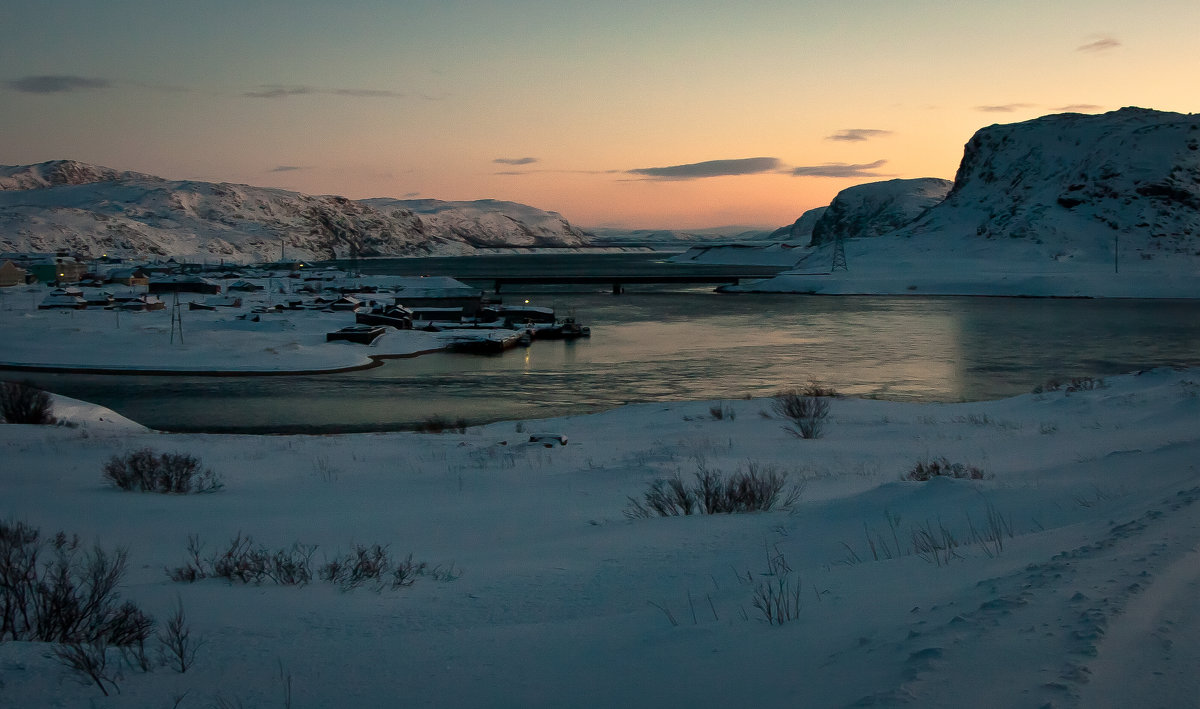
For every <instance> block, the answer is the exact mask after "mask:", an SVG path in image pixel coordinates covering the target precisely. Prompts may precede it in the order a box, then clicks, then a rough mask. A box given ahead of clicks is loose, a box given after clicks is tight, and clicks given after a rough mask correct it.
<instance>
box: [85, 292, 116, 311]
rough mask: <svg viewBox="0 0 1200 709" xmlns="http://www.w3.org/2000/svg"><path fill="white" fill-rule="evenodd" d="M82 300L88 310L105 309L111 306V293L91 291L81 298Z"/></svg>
mask: <svg viewBox="0 0 1200 709" xmlns="http://www.w3.org/2000/svg"><path fill="white" fill-rule="evenodd" d="M83 300H84V302H85V303H87V307H89V308H107V307H108V306H110V305H112V304H113V302H114V301H113V297H112V293H107V292H105V291H93V292H90V293H87V294H85V295H84V296H83Z"/></svg>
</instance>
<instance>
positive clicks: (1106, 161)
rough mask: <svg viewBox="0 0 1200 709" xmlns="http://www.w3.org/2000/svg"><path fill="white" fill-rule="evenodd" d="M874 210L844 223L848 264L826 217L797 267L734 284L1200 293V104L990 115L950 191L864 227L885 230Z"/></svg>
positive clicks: (839, 289) (961, 291)
mask: <svg viewBox="0 0 1200 709" xmlns="http://www.w3.org/2000/svg"><path fill="white" fill-rule="evenodd" d="M910 182H911V181H910ZM885 184H887V183H875V184H872V185H863V186H861V188H870V189H875V188H877V186H878V185H885ZM857 189H860V188H851V189H849V190H845V191H844V192H843V193H842V195H845V194H847V193H851V192H852V191H854V190H857ZM842 195H839V198H841V196H842ZM866 211H869V210H864V213H865V212H866ZM831 212H834V207H833V206H832V205H831V207H830V209H829V210H828V211H827V212H826V214H825V216H824V217H823V218H822V223H824V222H825V220H826V219H833V217H831V216H830V213H831ZM849 221H851V220H847V223H849ZM860 223H861V225H862V227H863V228H862V229H861V230H860V231H858V232H855V231H853V230H850V229H848V230H845V231H843V232H841V233H842V236H843V237H846V239H847V240H846V241H845V242H844V243H845V253H846V256H847V259H848V266H849V268H848V270H846V271H840V270H839V271H838V272H833V273H831V272H830V271H831V266H832V256H833V253H832V246H831V243H830V242H829V241H828V240H827V239H825V238H823V237H824V235H825V233H826V232H822V231H821V228H820V227H821V224H818V228H817V229H816V230H814V234H813V241H814V244H815V245H814V247H813V248H812V249H811V250H810V251H809V253H808V254H806V255H805V257H804V258H803V259H801V260H800V261H799V263H797V264H796V267H795V269H794V271H793V272H792V273H789V274H783V275H780V276H779V277H777V278H774V279H771V280H769V281H765V282H761V283H757V284H746V285H742V286H738V287H732V288H729V290H732V291H739V290H740V291H748V290H753V291H772V292H778V291H782V292H803V293H829V294H833V293H842V294H844V293H873V294H878V293H916V294H941V295H1039V296H1068V297H1079V296H1097V297H1171V298H1195V297H1200V116H1196V115H1190V114H1189V115H1184V114H1179V113H1166V112H1162V111H1151V110H1146V109H1140V108H1124V109H1121V110H1119V111H1113V112H1111V113H1106V114H1102V115H1081V114H1074V113H1066V114H1059V115H1052V116H1044V117H1042V118H1038V119H1035V120H1031V121H1025V122H1023V123H1014V124H1010V125H993V126H989V127H986V128H983V129H981V130H979V131H978V132H977V133H976V134H975V136H974V137H972V138H971V140H970V142H968V143H967V146H966V150H965V153H964V156H963V160H962V164H961V166H960V167H959V170H958V174H957V176H956V178H955V181H954V187H953V189H951V190H950V193H949V195H947V196H946V198H945V199H944V200H942V201H941V202H940V203H938V204H936V205H935V206H932V207H930V208H929V209H928V210H926V211H925V212H924V213H922V214H921V215H920V216H917V217H916V219H915V220H913V221H911V222H910V223H909V224H908V225H906V226H902V227H900V228H899V229H896V230H894V231H891V232H890V233H885V234H882V235H881V236H877V237H876V238H871V239H858V238H854V237H856V236H870V235H872V233H878V232H877V231H872V230H871V228H869V225H871V224H873V222H871V221H870V220H866V219H864V220H862V221H861V222H860Z"/></svg>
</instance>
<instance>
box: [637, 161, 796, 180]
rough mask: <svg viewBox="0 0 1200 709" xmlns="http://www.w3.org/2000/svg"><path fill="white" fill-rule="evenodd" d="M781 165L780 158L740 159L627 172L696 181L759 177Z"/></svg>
mask: <svg viewBox="0 0 1200 709" xmlns="http://www.w3.org/2000/svg"><path fill="white" fill-rule="evenodd" d="M779 165H780V163H779V159H778V158H740V159H737V160H707V161H705V162H694V163H688V164H686V165H670V166H667V167H639V168H636V169H633V170H627V172H628V173H630V174H632V175H642V176H644V177H649V178H653V179H655V180H696V179H700V178H704V177H725V176H728V175H757V174H759V173H762V172H771V171H772V170H777V169H779Z"/></svg>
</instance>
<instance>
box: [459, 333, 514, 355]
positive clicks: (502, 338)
mask: <svg viewBox="0 0 1200 709" xmlns="http://www.w3.org/2000/svg"><path fill="white" fill-rule="evenodd" d="M524 334H525V333H523V332H517V331H513V330H476V331H470V332H466V331H455V334H454V335H453V336H452V337H451V338H450V339H449V340H447V341H446V348H447V349H449V350H451V351H453V352H466V353H470V354H499V353H501V352H503V351H504V350H507V349H509V348H510V347H515V346H516V345H518V344H519V343H520V342H521V336H522V335H524Z"/></svg>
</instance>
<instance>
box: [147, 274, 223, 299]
mask: <svg viewBox="0 0 1200 709" xmlns="http://www.w3.org/2000/svg"><path fill="white" fill-rule="evenodd" d="M149 288H150V292H151V293H206V294H208V295H216V294H217V293H220V292H221V286H220V284H218V283H215V282H213V281H210V280H208V279H207V278H201V277H200V276H197V275H194V274H179V275H175V276H156V277H154V278H153V279H151V280H150V284H149Z"/></svg>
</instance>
